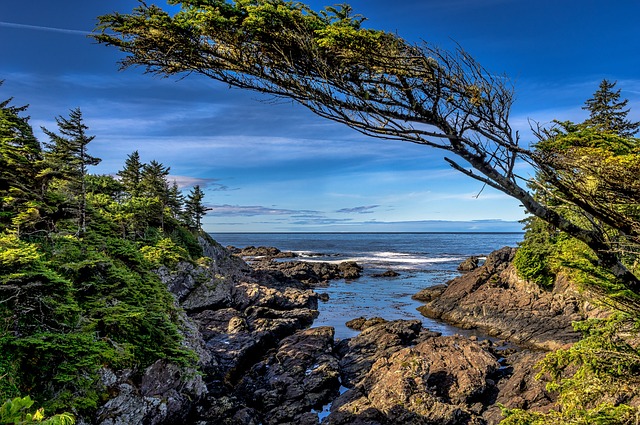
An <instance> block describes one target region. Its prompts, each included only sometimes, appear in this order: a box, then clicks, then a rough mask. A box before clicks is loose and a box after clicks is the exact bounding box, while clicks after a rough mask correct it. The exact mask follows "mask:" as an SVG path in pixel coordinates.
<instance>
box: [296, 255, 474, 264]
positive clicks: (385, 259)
mask: <svg viewBox="0 0 640 425" xmlns="http://www.w3.org/2000/svg"><path fill="white" fill-rule="evenodd" d="M465 258H466V257H457V256H447V257H422V256H417V255H415V254H406V253H401V252H375V253H371V254H369V255H363V256H351V257H343V258H340V259H334V258H332V259H327V258H322V257H319V258H304V260H303V261H308V262H324V263H333V264H338V263H342V262H344V261H355V262H356V263H359V264H374V265H385V264H389V265H420V264H437V263H449V262H460V261H463V260H464V259H465Z"/></svg>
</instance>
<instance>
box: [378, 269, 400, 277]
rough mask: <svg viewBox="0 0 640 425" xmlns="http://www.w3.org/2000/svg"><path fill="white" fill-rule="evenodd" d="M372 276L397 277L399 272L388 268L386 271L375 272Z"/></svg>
mask: <svg viewBox="0 0 640 425" xmlns="http://www.w3.org/2000/svg"><path fill="white" fill-rule="evenodd" d="M372 276H373V277H398V276H400V273H398V272H397V271H395V270H391V269H389V270H386V271H384V272H382V273H375V274H373V275H372Z"/></svg>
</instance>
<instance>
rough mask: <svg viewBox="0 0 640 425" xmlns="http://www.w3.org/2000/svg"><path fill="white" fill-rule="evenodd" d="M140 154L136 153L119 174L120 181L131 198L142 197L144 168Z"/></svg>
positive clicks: (128, 158) (128, 159)
mask: <svg viewBox="0 0 640 425" xmlns="http://www.w3.org/2000/svg"><path fill="white" fill-rule="evenodd" d="M143 167H144V164H142V162H140V154H139V153H138V151H134V152H133V153H132V154H131V155H129V156H128V157H127V159H126V160H125V162H124V168H123V169H122V170H120V171H118V172H117V175H118V176H119V177H120V181H121V182H122V184H123V185H124V188H125V190H126V191H127V192H128V193H129V195H130V196H134V197H135V196H140V191H141V182H142V168H143Z"/></svg>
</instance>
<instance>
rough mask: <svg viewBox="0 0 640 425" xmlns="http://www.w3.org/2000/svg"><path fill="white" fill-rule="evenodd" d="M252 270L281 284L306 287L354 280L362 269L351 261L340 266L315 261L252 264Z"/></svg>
mask: <svg viewBox="0 0 640 425" xmlns="http://www.w3.org/2000/svg"><path fill="white" fill-rule="evenodd" d="M253 267H254V269H256V270H257V271H259V272H260V271H262V272H269V273H270V274H271V275H272V276H273V277H274V278H275V279H276V280H278V281H279V282H281V283H287V282H288V281H291V280H293V281H299V282H303V283H305V284H307V285H317V284H323V283H326V282H328V281H330V280H334V279H356V278H358V277H360V275H361V273H362V267H360V266H359V265H358V264H356V263H355V262H352V261H347V262H343V263H340V264H333V263H324V262H315V261H270V260H266V261H260V262H256V263H253Z"/></svg>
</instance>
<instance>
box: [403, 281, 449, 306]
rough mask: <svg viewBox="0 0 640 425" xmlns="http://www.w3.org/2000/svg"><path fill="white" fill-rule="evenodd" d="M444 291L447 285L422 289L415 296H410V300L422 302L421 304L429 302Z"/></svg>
mask: <svg viewBox="0 0 640 425" xmlns="http://www.w3.org/2000/svg"><path fill="white" fill-rule="evenodd" d="M445 289H447V285H434V286H429V287H428V288H424V289H423V290H421V291H420V292H418V293H417V294H414V295H412V296H411V298H412V299H414V300H416V301H422V302H427V301H431V300H433V299H434V298H438V297H439V296H440V295H441V294H442V293H443V292H444V290H445Z"/></svg>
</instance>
